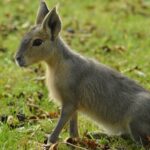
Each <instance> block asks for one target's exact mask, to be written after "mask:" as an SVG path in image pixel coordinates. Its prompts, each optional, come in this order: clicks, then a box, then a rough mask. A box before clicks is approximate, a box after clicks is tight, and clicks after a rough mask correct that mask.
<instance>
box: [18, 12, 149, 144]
mask: <svg viewBox="0 0 150 150" xmlns="http://www.w3.org/2000/svg"><path fill="white" fill-rule="evenodd" d="M52 11H53V13H51V12H49V13H48V14H50V15H52V14H53V17H54V18H55V19H56V20H55V24H54V26H53V28H51V26H49V25H48V24H47V26H46V28H49V30H43V28H42V27H43V24H45V21H47V19H50V20H49V21H50V22H51V21H52V20H51V18H52V16H51V17H49V15H48V14H47V15H46V18H44V21H43V22H42V24H41V27H39V26H37V27H35V28H37V30H34V33H33V34H31V33H32V32H33V31H31V33H30V34H27V35H30V36H31V37H30V39H33V38H34V37H35V36H37V35H38V36H39V35H41V38H43V37H45V36H44V35H46V36H47V38H46V39H44V40H45V41H44V42H43V44H42V45H40V46H39V47H32V46H31V45H30V44H29V46H28V47H29V48H26V50H25V52H24V48H23V47H24V45H23V44H24V43H25V42H22V44H21V46H20V49H19V51H18V52H17V57H19V56H21V58H22V59H23V60H24V63H25V64H24V66H28V65H31V64H33V63H35V62H38V61H44V62H45V63H46V65H47V73H46V75H47V76H46V78H47V81H46V83H47V87H48V89H49V93H50V96H51V98H53V99H55V100H57V101H59V102H60V103H61V106H62V111H61V116H60V119H59V121H58V124H57V126H56V128H55V129H54V131H53V133H52V134H51V136H50V138H49V143H55V142H56V141H57V139H58V136H59V134H60V132H61V130H62V128H63V127H64V125H65V124H66V123H67V122H68V121H70V136H71V137H78V127H77V126H78V125H77V124H78V123H77V111H80V112H82V113H84V114H87V115H88V116H90V117H91V118H92V119H93V120H95V121H96V122H97V123H98V124H101V125H103V127H104V128H105V129H106V131H107V133H108V134H112V135H130V136H131V137H132V138H133V140H135V141H136V142H138V143H140V144H147V143H148V140H147V136H149V135H150V115H149V114H150V93H149V92H148V91H147V90H145V89H144V88H143V87H141V86H140V85H138V84H137V83H136V82H135V81H133V80H131V79H129V78H127V77H125V76H124V75H122V74H120V73H119V72H117V71H115V70H114V69H111V68H109V67H107V66H105V65H103V64H101V63H99V62H97V61H95V60H92V59H89V58H85V57H83V56H81V55H80V54H77V53H76V52H74V51H72V50H71V49H70V48H69V46H68V45H67V44H66V43H65V42H64V41H63V40H62V38H61V37H60V36H59V34H58V33H59V32H58V31H59V30H60V28H61V23H60V19H59V16H58V14H57V12H56V11H55V10H52ZM57 23H58V24H59V26H57ZM55 25H56V26H55ZM52 29H55V31H57V34H55V38H54V39H53V40H50V39H51V38H52V36H53V35H52V33H54V32H53V31H51V30H52ZM35 32H36V35H35ZM41 33H42V34H41ZM26 38H27V36H26V37H25V38H24V39H26ZM35 51H36V53H34V52H35ZM32 59H34V61H33V60H32ZM17 61H18V60H17ZM19 62H20V61H18V63H19ZM20 66H22V65H20Z"/></svg>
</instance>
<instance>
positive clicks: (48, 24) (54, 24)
mask: <svg viewBox="0 0 150 150" xmlns="http://www.w3.org/2000/svg"><path fill="white" fill-rule="evenodd" d="M43 29H44V30H46V32H48V33H51V40H52V41H54V40H55V39H56V37H57V36H58V34H59V32H60V30H61V20H60V17H59V15H58V13H57V10H56V7H54V8H53V9H52V10H51V11H50V12H49V13H48V14H47V15H46V17H45V19H44V20H43Z"/></svg>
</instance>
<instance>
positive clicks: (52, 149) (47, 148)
mask: <svg viewBox="0 0 150 150" xmlns="http://www.w3.org/2000/svg"><path fill="white" fill-rule="evenodd" d="M57 147H58V143H54V144H53V143H48V144H44V145H43V150H57Z"/></svg>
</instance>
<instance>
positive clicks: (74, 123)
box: [70, 112, 79, 138]
mask: <svg viewBox="0 0 150 150" xmlns="http://www.w3.org/2000/svg"><path fill="white" fill-rule="evenodd" d="M70 137H73V138H74V137H79V132H78V114H77V112H75V113H74V114H73V115H72V117H71V120H70Z"/></svg>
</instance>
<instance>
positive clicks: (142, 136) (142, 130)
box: [130, 120, 150, 146]
mask: <svg viewBox="0 0 150 150" xmlns="http://www.w3.org/2000/svg"><path fill="white" fill-rule="evenodd" d="M149 126H150V125H149V124H146V123H144V122H142V121H141V122H140V120H139V121H133V122H131V123H130V132H131V137H132V139H133V140H134V141H136V142H137V143H138V144H140V145H143V146H146V145H148V144H149V141H148V135H149V133H150V127H149Z"/></svg>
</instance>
